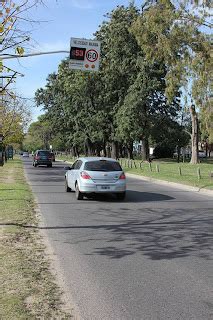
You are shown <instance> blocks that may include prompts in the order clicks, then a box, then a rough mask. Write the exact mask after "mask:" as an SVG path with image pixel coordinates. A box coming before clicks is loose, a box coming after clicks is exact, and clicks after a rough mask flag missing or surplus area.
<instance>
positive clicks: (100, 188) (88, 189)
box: [78, 183, 126, 193]
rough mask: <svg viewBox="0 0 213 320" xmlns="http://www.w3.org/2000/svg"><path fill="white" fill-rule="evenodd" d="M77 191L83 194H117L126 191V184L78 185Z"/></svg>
mask: <svg viewBox="0 0 213 320" xmlns="http://www.w3.org/2000/svg"><path fill="white" fill-rule="evenodd" d="M78 185H79V190H80V191H81V192H83V193H114V192H115V193H118V192H125V191H126V183H114V184H107V183H103V184H94V183H86V184H85V183H79V184H78Z"/></svg>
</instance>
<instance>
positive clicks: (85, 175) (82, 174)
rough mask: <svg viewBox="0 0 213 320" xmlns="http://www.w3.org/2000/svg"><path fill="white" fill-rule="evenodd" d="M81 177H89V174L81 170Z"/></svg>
mask: <svg viewBox="0 0 213 320" xmlns="http://www.w3.org/2000/svg"><path fill="white" fill-rule="evenodd" d="M81 178H83V179H87V180H89V179H91V177H90V175H89V174H88V173H87V172H85V171H82V172H81Z"/></svg>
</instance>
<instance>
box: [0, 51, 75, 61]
mask: <svg viewBox="0 0 213 320" xmlns="http://www.w3.org/2000/svg"><path fill="white" fill-rule="evenodd" d="M56 53H70V52H69V51H66V50H58V51H45V52H34V53H27V54H22V55H19V54H6V53H5V54H2V55H1V56H0V59H1V60H7V59H19V58H28V57H34V56H41V55H45V54H56Z"/></svg>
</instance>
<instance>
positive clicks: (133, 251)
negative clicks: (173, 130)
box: [24, 160, 213, 320]
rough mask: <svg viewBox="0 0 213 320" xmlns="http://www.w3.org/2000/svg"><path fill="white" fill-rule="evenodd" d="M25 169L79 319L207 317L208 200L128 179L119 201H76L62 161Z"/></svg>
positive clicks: (212, 209) (211, 206) (212, 308)
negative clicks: (123, 197)
mask: <svg viewBox="0 0 213 320" xmlns="http://www.w3.org/2000/svg"><path fill="white" fill-rule="evenodd" d="M24 162H25V168H26V172H27V175H28V178H29V180H30V183H31V185H32V189H33V191H34V192H35V194H36V196H37V199H38V202H39V206H40V209H41V211H42V215H43V217H44V221H45V229H46V231H47V234H48V237H49V239H50V242H51V244H52V246H53V248H54V251H55V254H56V255H57V256H58V258H59V259H60V265H61V269H62V272H63V275H64V277H65V280H66V284H67V286H68V288H69V290H70V293H71V295H72V299H73V302H74V304H75V306H77V307H78V309H79V310H80V316H81V318H82V319H89V320H131V319H135V320H166V319H171V320H180V319H181V320H182V319H183V320H194V319H196V320H207V319H209V320H210V319H213V291H212V287H213V286H212V284H213V277H212V275H213V264H212V258H213V250H212V229H213V224H212V216H213V198H212V197H210V196H206V195H201V194H197V193H193V192H189V191H188V192H187V191H182V190H178V189H175V188H172V187H167V186H162V185H157V184H153V183H150V182H145V181H141V180H136V179H128V195H127V199H126V200H125V201H124V202H118V201H116V200H115V199H113V198H111V197H108V198H107V199H105V198H98V199H97V198H96V199H90V200H87V199H85V200H83V201H77V200H76V199H75V195H74V193H65V192H64V171H63V166H64V165H63V164H62V163H59V162H56V163H55V165H54V167H53V168H46V167H39V168H33V167H32V166H31V162H30V160H24Z"/></svg>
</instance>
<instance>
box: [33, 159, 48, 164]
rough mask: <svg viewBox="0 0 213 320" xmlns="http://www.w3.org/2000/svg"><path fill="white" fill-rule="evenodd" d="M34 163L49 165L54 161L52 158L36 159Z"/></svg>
mask: <svg viewBox="0 0 213 320" xmlns="http://www.w3.org/2000/svg"><path fill="white" fill-rule="evenodd" d="M34 163H35V164H37V165H48V164H52V161H51V160H35V161H34Z"/></svg>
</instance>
